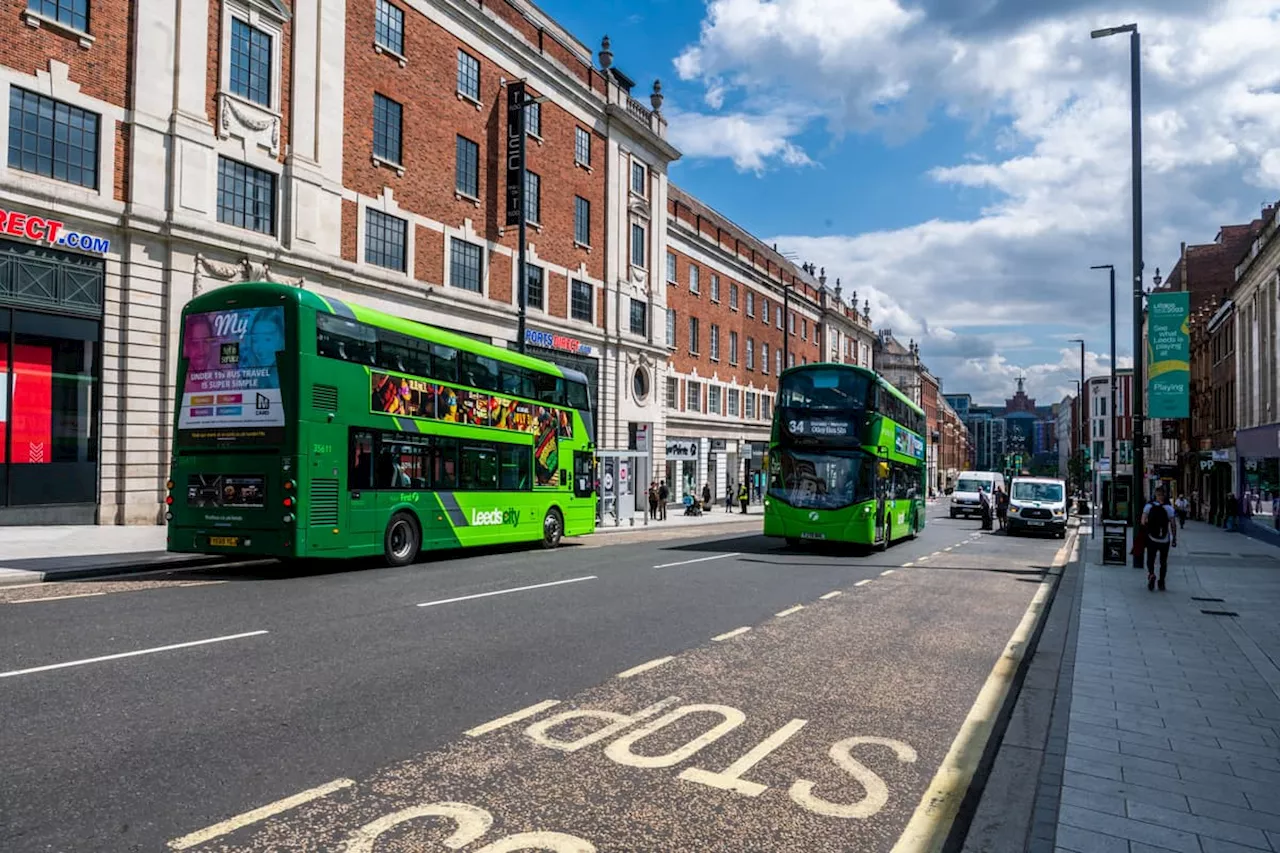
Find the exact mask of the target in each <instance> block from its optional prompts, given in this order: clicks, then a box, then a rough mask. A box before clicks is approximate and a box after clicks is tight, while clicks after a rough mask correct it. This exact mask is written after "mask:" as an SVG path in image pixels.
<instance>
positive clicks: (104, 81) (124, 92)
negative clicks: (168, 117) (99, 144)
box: [0, 0, 132, 143]
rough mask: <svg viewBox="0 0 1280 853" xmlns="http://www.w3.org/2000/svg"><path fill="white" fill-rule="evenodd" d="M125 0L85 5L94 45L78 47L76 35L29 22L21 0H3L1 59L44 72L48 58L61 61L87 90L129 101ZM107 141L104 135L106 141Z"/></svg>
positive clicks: (121, 102) (101, 96)
mask: <svg viewBox="0 0 1280 853" xmlns="http://www.w3.org/2000/svg"><path fill="white" fill-rule="evenodd" d="M130 6H131V4H130V2H129V0H94V2H93V3H92V4H91V6H90V10H89V34H90V35H91V36H93V39H94V41H93V44H92V45H91V46H90V47H88V48H83V47H81V46H80V40H79V38H78V37H76V36H74V35H71V34H68V33H64V32H62V31H60V30H58V29H55V28H54V27H52V26H41V27H40V28H39V29H36V28H33V27H30V26H28V25H27V23H26V21H25V20H24V19H23V12H25V11H26V8H27V4H26V3H25V2H23V0H4V3H3V10H4V14H3V19H2V22H0V51H3V55H4V64H5V65H6V66H8V67H10V68H12V69H14V70H15V71H20V72H22V73H24V74H35V73H36V72H37V71H48V70H49V60H50V59H54V60H57V61H58V62H63V63H65V64H66V65H67V66H68V68H69V69H70V70H69V71H68V75H67V76H68V77H69V79H70V80H71V82H73V83H78V84H79V85H80V91H81V92H82V93H84V94H85V95H88V96H90V97H93V98H97V99H98V100H101V101H106V102H107V103H109V104H115V105H116V106H119V107H127V106H129V92H130V86H129V83H130V80H129V56H130V55H131V54H132V37H131V35H130V26H129V20H130V18H129V15H130ZM110 141H111V140H107V142H108V143H109V142H110Z"/></svg>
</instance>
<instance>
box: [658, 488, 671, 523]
mask: <svg viewBox="0 0 1280 853" xmlns="http://www.w3.org/2000/svg"><path fill="white" fill-rule="evenodd" d="M670 497H671V490H670V489H668V488H667V481H666V480H661V481H659V483H658V519H659V520H660V521H666V520H667V499H668V498H670Z"/></svg>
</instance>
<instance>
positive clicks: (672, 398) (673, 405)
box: [667, 376, 680, 412]
mask: <svg viewBox="0 0 1280 853" xmlns="http://www.w3.org/2000/svg"><path fill="white" fill-rule="evenodd" d="M667 408H668V409H670V410H671V411H673V412H674V411H678V410H679V409H680V380H679V379H676V378H675V377H674V376H668V377H667Z"/></svg>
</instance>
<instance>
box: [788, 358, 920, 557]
mask: <svg viewBox="0 0 1280 853" xmlns="http://www.w3.org/2000/svg"><path fill="white" fill-rule="evenodd" d="M881 386H882V383H881V382H880V380H879V377H878V376H877V375H876V374H875V373H874V372H873V371H870V370H866V369H864V368H860V367H854V366H849V365H838V364H816V365H804V366H801V367H794V368H791V369H789V370H787V371H786V372H784V373H783V375H782V378H781V380H780V387H779V393H778V400H777V406H776V408H775V410H774V420H773V434H772V437H771V445H770V449H769V454H768V461H767V464H768V472H769V490H768V494H767V496H766V498H765V514H764V533H765V535H766V536H776V537H780V538H783V539H785V540H786V541H787V543H788V544H798V543H799V542H801V541H802V540H817V541H826V542H841V543H850V544H855V545H862V546H884V545H887V544H888V543H889V542H891V541H893V540H896V539H900V538H904V537H907V536H912V535H915V533H916V532H917V531H919V530H920V529H921V528H922V527H923V526H924V502H923V499H922V497H921V495H922V493H921V488H922V485H923V479H924V475H923V469H922V460H923V442H922V441H921V439H920V437H919V436H918V435H917V434H916V433H914V432H912V431H910V430H907V429H905V428H904V427H903V426H902V425H901V424H899V423H897V422H896V421H895V420H894V419H893V418H892V417H890V416H888V415H887V414H884V413H883V412H882V411H881V409H882V407H883V408H886V409H888V408H893V406H894V405H896V406H897V407H899V408H900V407H902V406H903V405H906V406H908V407H909V406H910V404H909V403H905V401H904V400H902V399H899V398H898V397H897V396H895V395H893V394H892V392H891V391H890V390H888V389H885V388H882V387H881Z"/></svg>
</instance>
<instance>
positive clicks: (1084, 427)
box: [1070, 338, 1097, 464]
mask: <svg viewBox="0 0 1280 853" xmlns="http://www.w3.org/2000/svg"><path fill="white" fill-rule="evenodd" d="M1070 342H1071V343H1073V344H1079V345H1080V396H1081V398H1083V397H1084V392H1085V389H1086V387H1087V386H1085V384H1084V341H1083V340H1081V339H1080V338H1072V339H1071V341H1070ZM1088 438H1089V411H1088V409H1087V408H1086V407H1084V406H1081V407H1080V443H1081V444H1083V443H1084V442H1085V441H1086V440H1088ZM1094 464H1097V460H1096V459H1095V460H1094Z"/></svg>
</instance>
